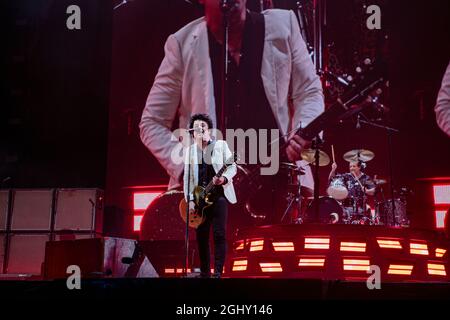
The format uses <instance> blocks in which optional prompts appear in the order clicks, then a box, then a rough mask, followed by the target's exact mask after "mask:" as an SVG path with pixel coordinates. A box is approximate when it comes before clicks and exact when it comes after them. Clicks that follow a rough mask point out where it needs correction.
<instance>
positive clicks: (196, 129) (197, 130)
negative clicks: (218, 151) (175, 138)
mask: <svg viewBox="0 0 450 320" xmlns="http://www.w3.org/2000/svg"><path fill="white" fill-rule="evenodd" d="M187 131H188V132H194V131H195V132H198V133H205V129H203V128H191V129H188V130H187Z"/></svg>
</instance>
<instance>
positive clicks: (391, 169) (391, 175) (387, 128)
mask: <svg viewBox="0 0 450 320" xmlns="http://www.w3.org/2000/svg"><path fill="white" fill-rule="evenodd" d="M361 115H362V116H363V117H364V118H366V117H365V116H364V114H363V113H361ZM366 119H367V118H366ZM359 121H360V122H361V123H364V124H367V125H369V126H372V127H375V128H380V129H384V130H386V132H387V139H388V154H389V158H388V163H389V179H390V180H391V188H390V189H391V190H390V191H391V201H392V208H391V214H392V221H393V224H394V225H397V221H396V218H395V199H394V172H393V165H392V162H393V161H392V133H393V132H395V133H398V132H400V130H398V129H394V128H391V127H388V126H384V125H380V124H377V123H373V122H371V121H366V120H363V119H359ZM386 222H387V221H386Z"/></svg>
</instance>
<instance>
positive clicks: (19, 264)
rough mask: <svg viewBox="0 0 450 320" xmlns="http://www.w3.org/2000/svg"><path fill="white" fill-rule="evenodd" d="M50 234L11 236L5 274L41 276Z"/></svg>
mask: <svg viewBox="0 0 450 320" xmlns="http://www.w3.org/2000/svg"><path fill="white" fill-rule="evenodd" d="M49 240H50V234H49V233H47V234H11V235H10V236H9V241H10V243H9V254H8V257H7V258H8V268H7V270H4V271H6V272H5V273H15V274H33V275H40V274H41V270H42V263H43V262H44V254H45V243H46V242H47V241H49Z"/></svg>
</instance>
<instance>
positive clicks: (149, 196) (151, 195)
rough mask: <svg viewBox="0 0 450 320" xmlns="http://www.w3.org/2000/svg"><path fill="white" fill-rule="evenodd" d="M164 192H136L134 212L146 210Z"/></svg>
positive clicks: (134, 194)
mask: <svg viewBox="0 0 450 320" xmlns="http://www.w3.org/2000/svg"><path fill="white" fill-rule="evenodd" d="M161 193H162V192H161V191H157V192H135V193H133V209H134V211H140V210H145V209H147V207H148V206H149V205H150V203H152V202H153V200H155V199H156V198H157V197H158V196H159V195H160V194H161Z"/></svg>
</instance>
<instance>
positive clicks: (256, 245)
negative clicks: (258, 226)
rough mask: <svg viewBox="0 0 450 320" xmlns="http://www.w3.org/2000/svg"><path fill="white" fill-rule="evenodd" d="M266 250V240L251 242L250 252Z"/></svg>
mask: <svg viewBox="0 0 450 320" xmlns="http://www.w3.org/2000/svg"><path fill="white" fill-rule="evenodd" d="M263 248H264V240H252V241H250V251H262V250H263Z"/></svg>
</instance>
